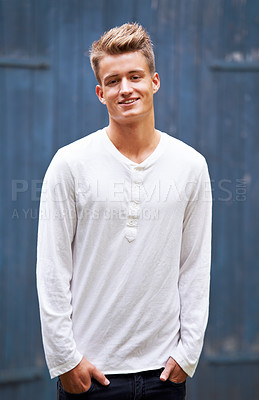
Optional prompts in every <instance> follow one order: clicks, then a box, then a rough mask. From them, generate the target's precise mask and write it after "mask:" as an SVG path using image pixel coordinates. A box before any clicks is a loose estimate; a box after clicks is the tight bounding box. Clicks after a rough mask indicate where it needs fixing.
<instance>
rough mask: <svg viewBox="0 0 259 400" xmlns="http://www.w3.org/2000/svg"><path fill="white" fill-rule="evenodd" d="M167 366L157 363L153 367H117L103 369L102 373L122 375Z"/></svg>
mask: <svg viewBox="0 0 259 400" xmlns="http://www.w3.org/2000/svg"><path fill="white" fill-rule="evenodd" d="M164 367H165V364H163V365H162V364H159V365H156V366H154V367H153V366H152V367H149V368H144V367H143V368H136V369H126V370H121V369H116V370H114V369H113V370H110V369H107V370H103V369H102V373H103V374H104V375H115V374H116V375H122V374H136V373H138V372H145V371H155V370H157V369H161V368H164Z"/></svg>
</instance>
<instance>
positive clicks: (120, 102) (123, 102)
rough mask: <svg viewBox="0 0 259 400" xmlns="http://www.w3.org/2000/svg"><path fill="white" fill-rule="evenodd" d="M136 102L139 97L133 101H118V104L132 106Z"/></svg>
mask: <svg viewBox="0 0 259 400" xmlns="http://www.w3.org/2000/svg"><path fill="white" fill-rule="evenodd" d="M137 100H139V97H137V98H135V99H127V100H123V101H119V104H126V105H127V104H132V103H135V102H136V101H137Z"/></svg>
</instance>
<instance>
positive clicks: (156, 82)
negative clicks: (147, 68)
mask: <svg viewBox="0 0 259 400" xmlns="http://www.w3.org/2000/svg"><path fill="white" fill-rule="evenodd" d="M152 83H153V93H154V94H155V93H156V92H157V91H158V89H159V88H160V78H159V75H158V73H157V72H155V73H154V75H153V78H152Z"/></svg>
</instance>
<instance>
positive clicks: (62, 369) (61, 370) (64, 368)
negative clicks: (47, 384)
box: [49, 351, 83, 379]
mask: <svg viewBox="0 0 259 400" xmlns="http://www.w3.org/2000/svg"><path fill="white" fill-rule="evenodd" d="M82 358H83V356H82V354H80V353H79V351H76V353H75V356H74V358H73V360H70V361H68V362H66V363H65V364H62V365H59V366H57V367H55V368H51V369H50V370H49V373H50V377H51V379H53V378H56V377H57V376H59V375H62V374H65V373H66V372H68V371H70V370H71V369H73V368H75V367H76V366H77V365H78V364H79V363H80V362H81V360H82Z"/></svg>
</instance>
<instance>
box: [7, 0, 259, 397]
mask: <svg viewBox="0 0 259 400" xmlns="http://www.w3.org/2000/svg"><path fill="white" fill-rule="evenodd" d="M127 21H138V22H140V23H142V24H143V25H144V26H145V27H146V28H147V30H148V31H149V32H150V34H151V37H152V40H153V42H154V48H155V52H156V56H157V62H156V65H157V71H158V72H159V73H160V77H161V88H160V90H159V92H158V93H157V94H156V96H155V107H156V121H157V127H158V128H160V129H162V130H165V131H166V132H168V133H170V134H171V135H174V136H176V137H179V138H180V139H182V140H183V141H185V142H186V143H188V144H190V145H192V146H193V147H195V148H196V149H197V150H199V151H201V152H202V153H203V154H204V155H205V156H206V158H207V161H208V164H209V169H210V173H211V179H212V187H213V197H214V220H213V222H214V223H213V234H214V235H213V262H212V283H211V310H210V319H209V325H208V330H207V335H206V340H205V346H204V351H203V354H202V358H201V361H200V365H199V367H198V370H197V373H196V375H195V378H194V379H192V380H191V381H189V382H188V399H190V400H203V399H204V400H207V399H211V400H222V399H225V398H227V399H235V400H241V399H242V400H243V398H253V399H255V398H259V386H258V375H259V374H258V373H259V335H258V332H259V314H258V304H259V291H258V284H259V268H258V267H259V265H258V260H259V246H258V245H257V236H258V233H259V232H258V230H259V228H258V227H259V215H258V198H259V184H258V179H257V175H258V171H259V136H258V125H259V112H258V111H259V75H258V62H259V59H258V54H259V44H258V25H259V2H258V1H257V0H250V1H243V0H236V1H234V0H233V1H231V0H217V1H207V2H204V1H202V0H182V1H177V0H141V1H137V0H132V1H125V0H95V1H93V0H91V1H90V0H62V1H58V0H39V1H35V0H8V1H6V0H0V129H1V147H0V151H1V154H0V156H1V162H2V167H1V169H0V171H1V172H0V173H1V182H2V190H1V207H0V213H1V222H2V225H1V233H2V240H1V242H0V246H1V247H0V260H1V264H0V296H1V302H0V315H1V324H0V348H1V352H0V361H1V368H0V397H1V399H2V400H9V399H13V400H18V399H19V400H23V399H24V400H25V399H26V400H32V399H35V398H36V397H37V399H38V400H49V399H50V398H55V381H52V382H51V381H50V380H49V377H48V372H47V370H46V367H45V361H44V356H43V350H42V344H41V336H40V325H39V315H38V304H37V297H36V289H35V257H36V231H37V218H38V203H39V188H40V185H41V181H42V178H43V175H44V172H45V170H46V168H47V165H48V164H49V162H50V160H51V158H52V156H53V154H54V153H55V151H56V150H57V149H58V148H59V147H61V146H63V145H65V144H67V143H69V142H71V141H73V140H75V139H77V138H79V137H82V136H84V135H86V134H89V133H90V132H92V131H94V130H96V129H98V128H100V127H102V126H104V125H105V124H107V121H108V119H107V113H106V110H105V108H104V107H103V106H102V105H101V104H100V103H99V102H98V99H97V97H96V96H95V94H94V93H95V84H96V82H95V78H94V76H93V73H92V71H91V68H90V63H89V58H88V49H89V47H90V45H91V43H92V42H93V40H95V39H97V38H98V37H99V36H100V34H101V33H102V32H103V31H104V30H107V29H109V28H110V27H112V26H115V25H119V24H122V23H124V22H127Z"/></svg>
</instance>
